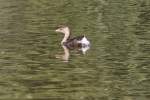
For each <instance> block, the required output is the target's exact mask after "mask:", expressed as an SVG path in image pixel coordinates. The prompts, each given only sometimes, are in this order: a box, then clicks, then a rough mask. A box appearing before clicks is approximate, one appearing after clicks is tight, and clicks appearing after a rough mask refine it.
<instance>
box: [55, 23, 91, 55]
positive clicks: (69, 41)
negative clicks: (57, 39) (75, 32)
mask: <svg viewBox="0 0 150 100" xmlns="http://www.w3.org/2000/svg"><path fill="white" fill-rule="evenodd" d="M56 32H60V33H63V34H64V38H63V39H62V41H61V45H64V46H66V47H67V48H69V49H74V48H80V49H81V50H82V49H84V48H88V49H89V47H90V42H89V41H88V40H87V38H86V37H85V36H84V35H83V36H77V37H74V38H70V29H69V27H68V26H60V27H59V28H58V29H56ZM83 51H84V52H86V50H83ZM84 52H83V53H84Z"/></svg>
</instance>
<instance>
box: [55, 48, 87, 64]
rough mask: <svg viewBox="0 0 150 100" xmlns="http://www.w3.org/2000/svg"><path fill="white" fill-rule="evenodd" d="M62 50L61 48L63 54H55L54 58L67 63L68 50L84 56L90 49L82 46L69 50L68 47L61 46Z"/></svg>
mask: <svg viewBox="0 0 150 100" xmlns="http://www.w3.org/2000/svg"><path fill="white" fill-rule="evenodd" d="M62 48H63V51H64V53H63V54H57V55H55V57H56V58H58V59H61V60H63V62H68V61H69V58H70V50H77V51H81V52H82V54H84V55H85V54H86V52H87V50H89V49H90V47H89V46H83V47H82V48H73V49H70V48H68V47H67V46H65V45H62Z"/></svg>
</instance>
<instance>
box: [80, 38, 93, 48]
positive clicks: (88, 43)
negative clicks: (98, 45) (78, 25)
mask: <svg viewBox="0 0 150 100" xmlns="http://www.w3.org/2000/svg"><path fill="white" fill-rule="evenodd" d="M79 43H81V44H82V45H83V46H89V45H90V42H89V41H88V40H87V38H86V37H85V36H84V37H83V38H82V40H80V41H79Z"/></svg>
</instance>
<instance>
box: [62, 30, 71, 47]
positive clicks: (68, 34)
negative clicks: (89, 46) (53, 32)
mask: <svg viewBox="0 0 150 100" xmlns="http://www.w3.org/2000/svg"><path fill="white" fill-rule="evenodd" d="M64 34H65V35H64V38H63V39H62V41H61V44H63V43H64V42H67V39H68V38H69V36H70V31H67V32H65V33H64Z"/></svg>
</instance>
